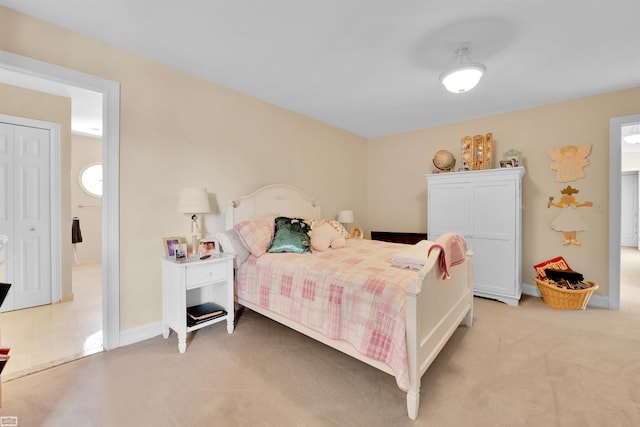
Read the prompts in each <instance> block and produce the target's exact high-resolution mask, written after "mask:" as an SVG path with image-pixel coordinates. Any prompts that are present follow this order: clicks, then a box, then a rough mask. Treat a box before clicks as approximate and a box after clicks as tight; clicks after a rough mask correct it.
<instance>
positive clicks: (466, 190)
mask: <svg viewBox="0 0 640 427" xmlns="http://www.w3.org/2000/svg"><path fill="white" fill-rule="evenodd" d="M524 173H525V171H524V168H522V167H517V168H503V169H486V170H478V171H467V172H449V173H440V174H428V175H425V176H426V178H427V182H428V204H427V214H428V218H427V222H428V230H427V234H428V235H429V240H432V241H435V240H437V239H438V237H440V236H441V235H442V234H444V233H447V232H456V233H459V234H462V235H463V236H464V238H465V240H466V241H467V248H468V249H470V250H472V251H473V292H474V295H477V296H480V297H486V298H492V299H496V300H498V301H502V302H505V303H507V304H509V305H518V303H519V301H520V297H521V295H522V177H523V175H524Z"/></svg>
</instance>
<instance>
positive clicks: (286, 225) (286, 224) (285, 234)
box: [269, 216, 311, 254]
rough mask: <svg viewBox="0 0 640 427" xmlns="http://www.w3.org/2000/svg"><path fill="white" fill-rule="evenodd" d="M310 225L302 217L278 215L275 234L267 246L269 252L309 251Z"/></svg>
mask: <svg viewBox="0 0 640 427" xmlns="http://www.w3.org/2000/svg"><path fill="white" fill-rule="evenodd" d="M309 231H311V227H310V226H309V224H308V223H306V222H305V221H304V219H302V218H287V217H284V216H279V217H278V218H276V220H275V235H274V237H273V242H272V244H271V247H270V248H269V252H271V253H281V252H293V253H297V254H306V253H311V238H310V237H309Z"/></svg>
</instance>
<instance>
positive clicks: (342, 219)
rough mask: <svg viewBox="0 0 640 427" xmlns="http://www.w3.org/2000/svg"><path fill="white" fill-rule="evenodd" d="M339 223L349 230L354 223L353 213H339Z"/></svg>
mask: <svg viewBox="0 0 640 427" xmlns="http://www.w3.org/2000/svg"><path fill="white" fill-rule="evenodd" d="M338 222H339V223H341V224H343V225H344V228H347V227H348V224H352V223H353V211H340V212H338Z"/></svg>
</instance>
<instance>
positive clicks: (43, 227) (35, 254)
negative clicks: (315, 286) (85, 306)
mask: <svg viewBox="0 0 640 427" xmlns="http://www.w3.org/2000/svg"><path fill="white" fill-rule="evenodd" d="M50 156H51V155H50V135H49V130H47V129H39V128H32V127H27V126H18V125H12V124H6V123H0V234H5V235H7V236H9V241H8V243H7V245H6V247H5V248H4V250H3V253H2V256H3V267H4V268H3V270H2V271H3V274H4V277H2V278H1V279H2V280H4V281H7V282H9V283H12V287H11V291H10V292H9V295H7V298H6V300H5V302H4V304H3V305H2V311H10V310H17V309H21V308H28V307H33V306H37V305H43V304H49V303H51V256H50V251H51V212H50V209H51V207H50V188H49V178H50V167H51V165H50Z"/></svg>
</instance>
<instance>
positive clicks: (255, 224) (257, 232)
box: [233, 217, 274, 257]
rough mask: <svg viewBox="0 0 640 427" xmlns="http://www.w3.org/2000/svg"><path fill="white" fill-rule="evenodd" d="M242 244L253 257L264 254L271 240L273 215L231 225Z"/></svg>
mask: <svg viewBox="0 0 640 427" xmlns="http://www.w3.org/2000/svg"><path fill="white" fill-rule="evenodd" d="M233 228H234V229H235V230H236V231H237V232H238V236H239V237H240V240H241V241H242V243H243V244H244V246H245V247H246V248H247V249H248V250H249V252H251V254H252V255H253V256H255V257H259V256H262V255H264V254H265V253H266V252H267V250H268V249H269V246H271V241H272V240H273V230H274V222H273V217H264V218H258V219H253V220H249V221H243V222H240V223H238V224H236V225H235V226H234V227H233Z"/></svg>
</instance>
